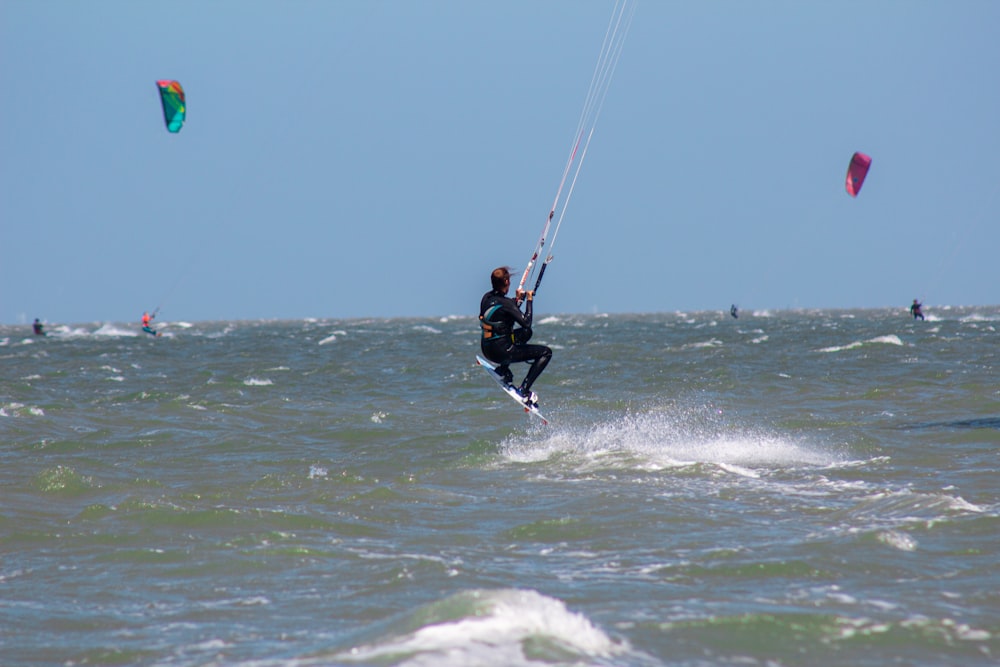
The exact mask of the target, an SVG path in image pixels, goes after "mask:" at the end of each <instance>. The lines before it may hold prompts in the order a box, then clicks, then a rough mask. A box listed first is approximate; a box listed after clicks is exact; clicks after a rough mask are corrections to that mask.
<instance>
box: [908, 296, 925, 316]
mask: <svg viewBox="0 0 1000 667" xmlns="http://www.w3.org/2000/svg"><path fill="white" fill-rule="evenodd" d="M923 305H924V304H922V303H920V302H919V301H917V300H916V299H914V300H913V305H912V306H910V314H911V315H913V319H917V318H918V317H919V318H920V319H921V320H923V319H924V313H923V311H921V310H920V309H921V308H922V307H923Z"/></svg>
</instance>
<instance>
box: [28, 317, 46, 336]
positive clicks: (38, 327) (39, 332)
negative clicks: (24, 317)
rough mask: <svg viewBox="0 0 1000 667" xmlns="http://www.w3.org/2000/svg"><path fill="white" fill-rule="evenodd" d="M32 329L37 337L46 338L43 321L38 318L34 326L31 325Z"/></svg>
mask: <svg viewBox="0 0 1000 667" xmlns="http://www.w3.org/2000/svg"><path fill="white" fill-rule="evenodd" d="M31 328H32V329H34V331H35V335H36V336H44V335H45V325H44V324H42V323H41V321H40V320H39V319H38V318H37V317H36V318H35V322H34V324H32V325H31Z"/></svg>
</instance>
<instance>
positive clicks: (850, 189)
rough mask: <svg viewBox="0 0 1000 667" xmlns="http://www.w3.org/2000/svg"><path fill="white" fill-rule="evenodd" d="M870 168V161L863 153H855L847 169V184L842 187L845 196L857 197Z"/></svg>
mask: <svg viewBox="0 0 1000 667" xmlns="http://www.w3.org/2000/svg"><path fill="white" fill-rule="evenodd" d="M870 166H872V159H871V158H870V157H868V156H867V155H865V154H864V153H855V154H854V155H853V156H852V157H851V164H850V165H849V166H848V167H847V182H846V183H845V184H844V187H846V188H847V194H849V195H851V196H852V197H857V196H858V193H859V192H861V186H862V185H863V184H864V182H865V176H866V175H867V174H868V167H870Z"/></svg>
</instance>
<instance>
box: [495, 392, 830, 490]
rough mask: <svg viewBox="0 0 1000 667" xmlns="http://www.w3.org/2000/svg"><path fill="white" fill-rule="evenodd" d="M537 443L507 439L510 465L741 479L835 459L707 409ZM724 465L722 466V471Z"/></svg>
mask: <svg viewBox="0 0 1000 667" xmlns="http://www.w3.org/2000/svg"><path fill="white" fill-rule="evenodd" d="M547 433H548V435H547V437H545V438H544V439H543V440H541V441H539V440H538V439H537V438H534V437H531V435H527V436H516V435H515V436H511V437H510V438H508V440H507V441H506V442H505V443H504V445H503V451H504V453H505V454H506V455H507V456H508V457H509V458H510V459H512V460H515V461H522V462H530V461H542V460H547V459H550V458H553V457H558V456H562V455H566V454H572V455H575V456H577V457H579V458H582V459H583V460H584V461H585V462H586V464H587V465H590V466H593V465H597V466H611V467H626V468H634V469H642V470H658V469H663V468H669V467H678V466H688V465H693V464H698V463H713V464H716V465H718V466H719V467H720V468H721V469H724V470H726V471H727V472H729V473H732V474H739V475H743V476H747V477H752V476H755V475H756V474H757V473H756V472H755V471H754V470H752V469H751V468H752V467H755V466H756V467H773V466H788V465H800V464H805V465H820V466H825V465H830V464H832V463H834V462H836V457H835V456H833V455H831V454H830V453H829V452H827V451H823V450H822V449H816V448H813V447H810V446H808V445H807V444H804V443H801V442H799V441H796V440H795V439H794V438H792V437H790V436H786V435H782V434H780V433H773V432H769V431H767V430H766V429H761V428H757V427H753V426H749V427H747V426H740V425H736V424H727V423H724V422H722V421H721V420H720V418H719V415H718V413H717V412H713V411H712V410H711V409H707V408H706V409H701V410H692V411H687V412H685V411H662V410H660V411H655V412H650V413H644V414H635V415H632V414H630V415H625V416H623V417H621V418H619V419H616V420H613V421H607V422H600V423H597V424H594V425H592V426H590V427H588V428H572V427H556V428H553V429H551V431H549V432H547ZM724 466H725V467H724Z"/></svg>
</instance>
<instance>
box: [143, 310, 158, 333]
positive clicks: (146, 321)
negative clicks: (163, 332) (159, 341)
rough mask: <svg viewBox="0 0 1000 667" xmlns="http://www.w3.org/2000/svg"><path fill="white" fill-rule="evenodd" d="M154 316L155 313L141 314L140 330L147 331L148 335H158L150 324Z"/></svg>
mask: <svg viewBox="0 0 1000 667" xmlns="http://www.w3.org/2000/svg"><path fill="white" fill-rule="evenodd" d="M154 317H156V313H153V314H152V315H150V314H149V313H143V314H142V330H143V331H145V332H146V333H148V334H149V335H150V336H158V335H159V334H158V333H156V330H155V329H154V328H153V327H152V326H150V322H152V321H153V318H154Z"/></svg>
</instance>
